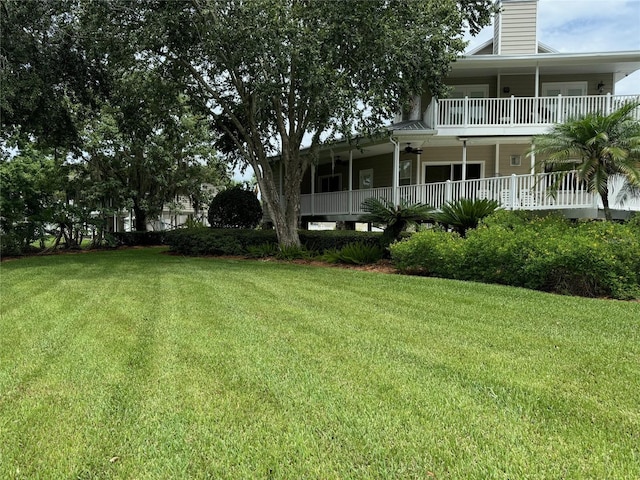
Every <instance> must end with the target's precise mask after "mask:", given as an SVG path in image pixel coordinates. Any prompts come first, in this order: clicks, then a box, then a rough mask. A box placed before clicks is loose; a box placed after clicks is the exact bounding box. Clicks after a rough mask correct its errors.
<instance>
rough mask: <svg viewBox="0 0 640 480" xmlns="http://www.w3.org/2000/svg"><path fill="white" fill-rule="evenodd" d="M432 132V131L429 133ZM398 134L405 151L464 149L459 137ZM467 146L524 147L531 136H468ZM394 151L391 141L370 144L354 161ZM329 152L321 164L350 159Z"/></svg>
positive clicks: (346, 154)
mask: <svg viewBox="0 0 640 480" xmlns="http://www.w3.org/2000/svg"><path fill="white" fill-rule="evenodd" d="M429 132H430V131H429ZM396 133H397V132H394V138H395V139H396V141H398V142H400V150H401V151H402V150H404V148H405V147H406V146H407V144H408V143H411V146H412V147H414V148H429V147H460V148H462V140H461V138H459V137H452V136H444V137H443V136H434V135H432V134H426V133H424V132H420V131H413V132H410V133H409V132H403V135H402V136H401V137H399V136H396V135H395V134H396ZM465 138H466V139H467V146H472V145H496V144H500V145H522V144H528V143H530V142H531V136H530V135H525V136H518V135H513V136H499V137H496V136H492V137H487V136H478V137H474V136H469V135H466V136H465ZM393 150H394V145H393V143H391V141H390V140H388V139H387V140H386V141H381V142H380V143H375V144H373V143H372V144H369V145H366V146H365V147H363V148H362V149H355V148H354V149H353V159H354V160H356V159H359V158H367V157H373V156H376V155H384V154H388V155H392V154H393ZM331 152H332V153H330V152H329V151H323V152H322V153H321V155H320V162H319V163H320V164H326V163H330V162H331V158H332V156H331V155H332V154H333V157H336V156H340V159H341V160H343V161H344V160H348V159H349V149H348V148H344V147H343V148H338V147H336V148H334V149H332V150H331Z"/></svg>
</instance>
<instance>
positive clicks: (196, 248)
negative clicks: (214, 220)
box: [166, 228, 277, 255]
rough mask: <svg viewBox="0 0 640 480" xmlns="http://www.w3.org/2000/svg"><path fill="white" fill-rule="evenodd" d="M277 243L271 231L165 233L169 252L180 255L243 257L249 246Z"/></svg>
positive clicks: (197, 229)
mask: <svg viewBox="0 0 640 480" xmlns="http://www.w3.org/2000/svg"><path fill="white" fill-rule="evenodd" d="M265 243H277V239H276V232H275V231H273V230H243V229H237V230H236V229H213V228H193V229H181V230H173V231H171V232H167V235H166V244H167V245H169V251H171V252H175V253H179V254H182V255H245V254H246V253H247V252H248V250H247V248H248V247H249V246H256V247H257V246H259V245H263V244H265Z"/></svg>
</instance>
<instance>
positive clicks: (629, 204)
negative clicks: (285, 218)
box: [300, 172, 640, 216]
mask: <svg viewBox="0 0 640 480" xmlns="http://www.w3.org/2000/svg"><path fill="white" fill-rule="evenodd" d="M561 177H562V175H561V173H557V172H553V173H540V174H536V175H511V176H509V177H495V178H482V179H478V180H466V181H464V182H463V181H455V182H452V181H447V182H439V183H428V184H424V185H406V186H401V187H398V192H399V198H401V199H402V200H403V201H405V202H406V203H408V204H414V203H425V204H427V205H431V206H432V207H435V208H440V207H441V206H442V204H444V203H445V202H449V201H456V200H459V199H461V198H471V199H483V198H486V199H492V200H496V201H497V202H498V203H500V205H501V206H502V207H503V208H506V209H509V210H556V209H580V208H590V209H593V208H602V202H601V201H600V198H599V196H598V195H594V194H591V193H589V192H587V190H586V189H585V186H584V185H583V184H582V183H581V182H580V181H579V180H578V179H577V177H576V174H575V172H570V173H569V174H567V176H566V177H565V178H564V179H562V180H561ZM556 183H559V188H558V189H557V190H556V191H555V193H554V194H552V186H553V185H555V184H556ZM623 186H624V181H623V180H622V179H621V178H619V177H614V178H611V179H610V180H609V192H610V193H609V202H610V207H611V208H612V209H618V210H632V211H640V199H638V198H629V199H627V200H626V201H623V202H621V201H619V200H620V199H619V198H618V195H619V192H620V190H621V189H622V188H623ZM371 197H375V198H380V199H386V200H389V201H391V199H392V198H393V188H392V187H383V188H373V189H367V190H353V191H351V192H349V191H343V192H334V193H318V194H315V195H301V201H300V205H301V213H302V215H349V214H350V215H355V216H359V215H361V214H363V213H364V212H363V210H362V202H363V201H364V200H365V199H367V198H371Z"/></svg>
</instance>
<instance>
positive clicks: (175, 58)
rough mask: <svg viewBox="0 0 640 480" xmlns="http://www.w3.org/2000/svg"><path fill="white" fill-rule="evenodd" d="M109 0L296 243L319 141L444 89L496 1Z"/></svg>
mask: <svg viewBox="0 0 640 480" xmlns="http://www.w3.org/2000/svg"><path fill="white" fill-rule="evenodd" d="M107 5H108V10H109V11H108V12H106V13H105V14H106V15H111V16H112V18H111V19H110V20H109V22H108V24H109V25H117V26H120V28H121V29H122V30H121V33H120V35H124V34H127V33H128V35H129V38H130V40H128V42H129V44H131V45H136V46H137V47H138V48H140V51H139V52H138V53H137V56H138V57H139V58H140V59H143V61H146V62H149V61H153V62H162V63H163V64H164V65H165V66H166V69H167V70H166V71H167V74H170V75H172V76H175V77H180V78H183V79H184V80H185V82H186V84H187V85H188V87H189V90H190V96H191V98H194V99H197V101H198V102H199V104H200V106H201V107H203V108H206V109H207V111H208V113H209V115H210V117H211V119H212V123H213V125H214V127H215V128H216V129H217V130H219V131H220V132H222V133H223V134H224V135H225V137H226V141H227V143H228V144H230V145H231V146H232V150H233V151H234V153H235V154H236V155H237V156H238V157H239V158H240V159H242V161H244V162H246V164H248V165H251V167H253V169H254V171H255V173H256V178H257V181H258V184H259V186H260V191H261V194H262V198H263V201H264V203H265V205H266V208H267V211H268V213H269V215H270V216H271V219H272V220H273V222H274V225H275V228H276V231H277V234H278V239H279V241H280V243H281V244H283V245H298V244H299V238H298V234H297V226H298V220H299V212H300V184H301V180H302V177H303V174H304V172H305V171H306V169H307V168H308V167H309V165H310V162H312V161H314V159H315V155H317V151H318V147H319V145H320V144H321V142H323V141H327V140H330V139H332V138H335V136H337V135H342V136H343V137H347V138H348V137H349V136H350V135H351V134H352V132H356V131H357V132H359V133H360V134H366V133H368V132H372V131H373V130H374V129H375V128H378V127H379V126H380V125H381V124H382V123H383V122H384V121H385V120H386V119H389V118H392V116H393V113H394V112H395V111H397V110H398V108H399V107H400V106H401V105H406V104H407V103H408V101H409V99H410V98H412V96H413V95H416V94H420V93H421V92H422V91H423V89H424V88H428V89H429V90H430V91H431V92H432V93H433V94H435V95H437V96H443V95H444V94H445V89H446V87H445V85H444V78H445V77H446V75H447V73H448V72H449V68H450V64H451V62H453V61H454V60H455V58H456V56H457V55H458V54H459V53H460V52H461V51H462V50H463V48H464V46H465V42H464V41H463V38H462V33H463V31H464V30H465V28H470V29H471V31H472V32H477V31H478V30H479V29H480V28H481V27H482V26H484V25H486V24H488V23H489V21H490V15H491V12H492V9H493V2H491V0H474V1H467V0H459V1H455V0H403V1H394V0H352V1H340V2H338V1H334V0H244V1H237V0H190V1H180V2H163V1H154V0H138V1H137V2H131V1H127V2H110V3H109V4H107ZM303 144H306V145H308V146H309V148H308V149H306V150H304V151H303V152H301V147H302V146H303ZM276 162H279V166H278V168H282V170H283V175H284V191H283V197H282V198H281V197H280V192H279V187H278V178H277V177H278V171H277V170H276V169H275V167H274V166H275V165H276ZM280 165H281V167H280Z"/></svg>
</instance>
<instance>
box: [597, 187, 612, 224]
mask: <svg viewBox="0 0 640 480" xmlns="http://www.w3.org/2000/svg"><path fill="white" fill-rule="evenodd" d="M600 198H601V199H602V208H603V210H604V218H605V220H607V221H608V222H610V221H611V220H612V219H613V217H612V216H611V209H610V208H609V192H608V191H606V190H605V192H603V193H600Z"/></svg>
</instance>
